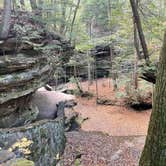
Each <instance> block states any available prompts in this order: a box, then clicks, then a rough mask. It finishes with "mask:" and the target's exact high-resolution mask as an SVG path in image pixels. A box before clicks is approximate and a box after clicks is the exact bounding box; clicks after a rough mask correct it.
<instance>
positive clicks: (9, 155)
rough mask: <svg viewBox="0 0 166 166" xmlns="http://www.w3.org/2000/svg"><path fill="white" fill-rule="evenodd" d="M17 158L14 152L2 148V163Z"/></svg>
mask: <svg viewBox="0 0 166 166" xmlns="http://www.w3.org/2000/svg"><path fill="white" fill-rule="evenodd" d="M14 158H16V155H15V154H14V153H13V152H9V151H8V150H0V164H3V163H6V162H7V161H9V160H11V159H14Z"/></svg>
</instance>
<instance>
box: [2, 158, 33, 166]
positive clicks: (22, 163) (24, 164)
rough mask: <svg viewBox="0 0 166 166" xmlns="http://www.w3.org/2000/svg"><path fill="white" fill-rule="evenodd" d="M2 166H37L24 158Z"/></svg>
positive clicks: (10, 161)
mask: <svg viewBox="0 0 166 166" xmlns="http://www.w3.org/2000/svg"><path fill="white" fill-rule="evenodd" d="M1 166H35V164H34V162H33V161H30V160H27V159H24V158H17V159H12V160H9V161H7V162H6V163H3V164H2V165H1Z"/></svg>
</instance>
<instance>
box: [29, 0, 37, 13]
mask: <svg viewBox="0 0 166 166" xmlns="http://www.w3.org/2000/svg"><path fill="white" fill-rule="evenodd" d="M30 4H31V8H32V11H34V12H36V10H37V3H36V0H30Z"/></svg>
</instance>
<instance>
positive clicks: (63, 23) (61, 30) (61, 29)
mask: <svg viewBox="0 0 166 166" xmlns="http://www.w3.org/2000/svg"><path fill="white" fill-rule="evenodd" d="M61 13H62V17H61V25H60V30H59V32H60V33H61V34H64V31H65V27H66V25H65V23H66V0H61Z"/></svg>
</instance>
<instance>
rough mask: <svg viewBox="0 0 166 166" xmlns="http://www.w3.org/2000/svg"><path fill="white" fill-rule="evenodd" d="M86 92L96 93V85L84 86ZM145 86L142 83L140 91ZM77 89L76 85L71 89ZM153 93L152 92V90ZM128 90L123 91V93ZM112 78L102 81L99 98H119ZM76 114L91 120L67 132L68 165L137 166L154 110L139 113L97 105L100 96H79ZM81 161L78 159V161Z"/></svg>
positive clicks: (66, 159)
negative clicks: (78, 128) (111, 82)
mask: <svg viewBox="0 0 166 166" xmlns="http://www.w3.org/2000/svg"><path fill="white" fill-rule="evenodd" d="M81 86H82V88H83V90H84V91H89V92H91V93H93V94H96V92H95V89H96V88H95V87H96V85H95V83H93V84H92V85H91V86H90V87H89V89H88V82H83V83H81ZM141 86H144V85H141V84H140V88H141ZM69 87H70V88H71V87H72V88H73V85H72V86H71V85H70V86H69ZM149 90H151V89H149ZM123 91H124V88H123V87H122V88H121V89H120V92H121V93H123ZM116 93H117V92H114V91H113V87H112V86H111V85H110V82H109V80H108V79H100V80H98V96H99V98H107V99H108V98H109V99H111V100H115V99H116V100H118V101H119V103H123V100H121V99H117V97H116ZM77 102H78V105H77V106H76V107H75V111H76V112H78V113H80V114H81V116H82V117H83V118H85V119H86V118H87V120H86V121H85V122H84V123H83V124H82V125H81V131H78V132H76V131H72V132H69V133H66V137H67V145H66V149H65V153H64V156H63V160H62V162H63V165H64V166H72V165H73V166H74V165H79V166H135V165H138V160H139V157H140V154H141V151H142V149H143V146H144V141H145V136H146V134H147V129H148V123H149V118H150V114H151V110H146V111H135V110H133V109H131V108H129V107H126V106H123V104H122V106H112V105H109V106H106V105H97V104H96V97H95V96H94V97H93V98H91V99H88V98H82V97H77ZM77 158H78V159H77Z"/></svg>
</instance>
